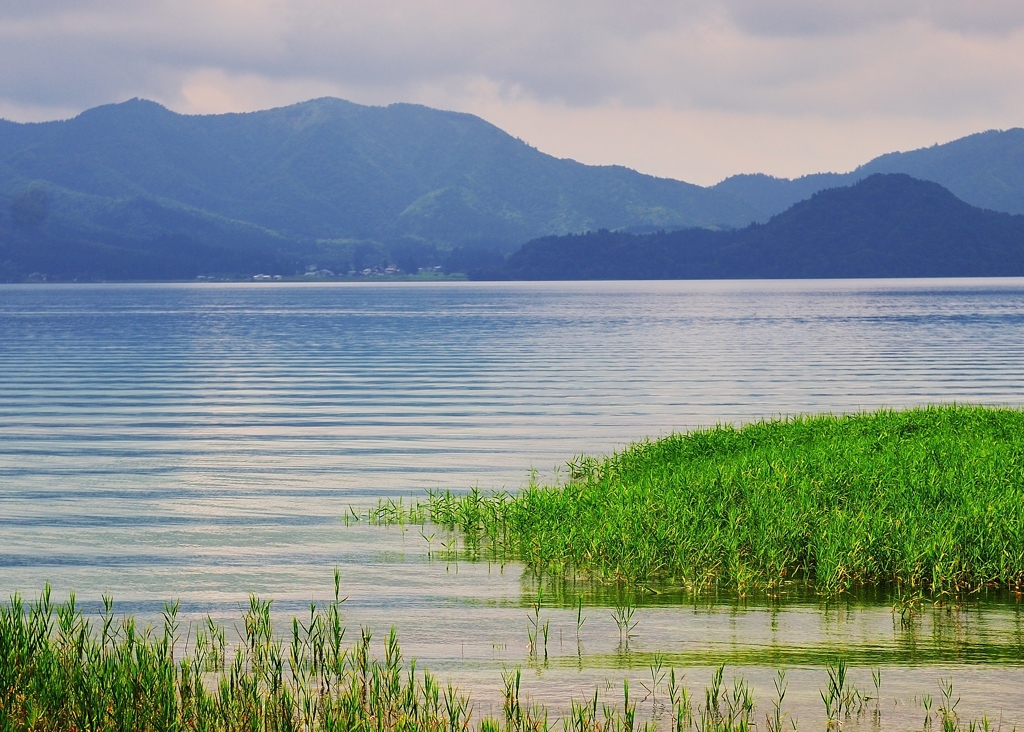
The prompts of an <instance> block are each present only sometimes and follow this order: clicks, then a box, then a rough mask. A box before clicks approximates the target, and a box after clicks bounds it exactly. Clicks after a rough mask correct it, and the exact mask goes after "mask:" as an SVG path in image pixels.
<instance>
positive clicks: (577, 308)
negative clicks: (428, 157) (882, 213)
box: [0, 280, 1024, 726]
mask: <svg viewBox="0 0 1024 732" xmlns="http://www.w3.org/2000/svg"><path fill="white" fill-rule="evenodd" d="M1022 328H1024V281H1022V280H1006V281H995V280H986V281H948V280H947V281H820V282H815V281H810V282H706V283H694V282H658V283H649V282H648V283H643V282H641V283H548V284H525V283H487V284H474V283H441V284H420V283H416V284H413V283H407V284H399V283H390V284H377V285H311V284H305V283H303V284H301V285H277V284H253V285H213V284H203V285H126V286H119V285H111V286H84V285H83V286H7V287H0V538H2V541H0V593H2V594H9V593H11V592H14V591H20V592H22V593H24V594H27V595H33V594H35V593H36V592H38V590H39V588H40V587H41V586H42V584H43V582H44V581H47V580H49V581H50V582H52V583H53V585H54V589H55V595H56V596H58V597H63V596H66V595H67V593H68V592H69V591H70V590H71V589H76V590H77V592H78V596H79V598H81V599H92V600H94V601H95V600H98V597H99V595H100V593H102V592H107V593H110V594H113V595H114V596H115V598H117V599H118V601H119V604H118V607H119V608H121V609H122V610H125V611H133V612H140V613H143V614H147V615H150V614H153V613H155V612H157V611H158V610H159V609H160V608H161V607H162V603H163V601H165V600H167V599H173V598H179V597H180V598H181V600H182V606H183V608H184V609H185V611H186V613H188V614H189V616H190V617H198V616H199V615H200V614H202V613H205V612H211V613H213V614H214V615H217V616H219V617H229V616H235V615H237V611H238V609H239V607H240V605H241V604H242V603H243V602H244V598H245V595H246V593H247V592H249V591H255V592H258V593H260V594H262V595H264V596H272V597H274V598H276V601H275V608H276V609H277V610H278V612H279V613H280V614H287V613H290V612H296V611H301V610H302V607H303V606H304V605H305V603H307V602H308V601H309V600H310V599H312V598H326V597H327V596H328V595H329V593H330V584H331V568H332V567H334V566H335V565H337V566H340V567H341V570H342V573H343V578H344V587H345V592H346V593H347V594H348V595H349V596H350V599H349V600H348V602H347V606H348V617H349V620H350V622H351V623H352V624H353V626H354V625H356V624H358V623H369V624H371V625H372V626H374V627H375V628H377V629H378V630H379V631H384V630H386V628H387V627H388V626H390V625H391V624H395V625H397V626H398V628H399V631H400V634H401V637H402V638H403V647H404V648H405V650H406V652H407V653H409V654H410V655H415V656H416V657H418V658H419V659H421V662H422V664H423V665H426V666H427V667H430V668H435V669H437V670H439V671H441V672H442V673H444V674H451V675H453V677H454V678H456V679H459V680H461V681H463V682H465V684H466V685H467V686H468V687H472V688H473V689H474V697H475V698H477V699H478V703H479V704H480V705H485V704H487V703H488V699H493V695H494V693H495V691H496V690H497V687H498V685H499V683H500V674H499V672H500V669H501V667H502V665H503V664H507V665H515V664H527V663H531V661H530V658H529V657H528V654H527V651H526V648H525V645H526V615H527V612H528V611H529V604H530V602H531V600H532V596H533V593H534V589H533V587H532V585H531V584H530V582H529V580H528V579H524V577H523V576H522V571H521V568H519V567H516V566H507V567H504V568H501V567H496V566H488V565H486V564H470V563H467V562H465V561H463V562H459V563H458V564H457V566H456V565H454V564H452V563H446V562H438V561H428V560H427V556H426V542H425V541H424V539H423V538H422V537H421V536H420V535H419V533H418V530H416V529H413V530H409V531H407V532H405V533H404V534H403V533H402V532H400V531H398V530H396V529H382V528H379V527H370V526H366V525H365V524H356V525H349V526H346V525H345V524H344V523H343V522H342V521H340V520H339V519H340V517H342V516H344V515H345V514H346V513H347V512H348V511H349V506H350V505H351V506H354V507H355V508H356V509H357V510H365V509H366V508H367V507H369V506H371V505H373V504H375V502H376V500H377V499H378V498H379V497H385V496H387V497H396V496H403V495H413V496H415V495H419V494H421V493H422V491H423V490H424V489H425V488H430V487H441V488H454V489H462V488H466V487H469V486H471V485H479V486H481V487H484V488H500V487H509V488H514V487H516V486H519V485H521V484H522V483H523V482H524V480H525V479H526V476H527V473H528V471H529V469H530V468H536V469H538V470H539V471H541V473H542V475H544V476H547V477H551V474H552V471H553V470H554V469H555V468H556V467H557V466H559V465H562V464H564V462H565V461H566V460H567V459H569V458H571V457H572V456H573V455H574V454H578V453H581V452H584V451H587V452H604V451H609V450H613V449H616V448H619V447H622V446H624V445H626V444H628V443H629V442H630V441H632V440H635V439H638V438H641V437H644V436H658V435H661V434H665V433H667V432H670V431H672V430H684V429H689V428H692V427H694V426H698V425H710V424H714V423H716V422H723V421H730V422H743V421H748V420H751V419H757V418H760V417H771V416H775V415H780V414H795V413H807V412H820V411H837V412H839V411H855V410H860V409H871V408H875V407H879V406H894V407H898V406H910V405H915V404H925V403H935V402H951V401H962V402H982V403H989V404H1011V405H1016V406H1019V405H1021V404H1022V402H1024V388H1022V387H1024V384H1022V377H1021V374H1022V373H1024V337H1022V336H1024V330H1022ZM440 540H441V539H440V538H436V539H435V543H434V545H433V546H434V548H437V546H438V544H437V542H439V541H440ZM546 612H550V613H551V619H552V629H553V631H552V632H553V633H554V632H555V630H556V629H557V631H558V633H559V635H558V639H559V640H558V648H557V651H556V649H555V648H554V646H553V644H552V646H551V648H550V654H549V659H548V668H546V669H545V668H543V666H544V664H543V662H542V660H541V659H538V660H537V663H536V664H535V665H537V666H540V668H539V670H537V671H534V670H531V671H530V673H529V674H528V675H527V680H526V681H525V682H524V684H525V685H526V686H527V688H528V689H530V690H531V692H532V693H534V694H536V695H538V696H539V697H541V698H544V699H547V700H549V701H552V702H554V701H556V700H557V701H559V702H561V701H564V699H565V697H566V693H567V691H568V690H569V689H578V690H580V691H582V690H584V689H588V688H593V686H594V684H595V683H598V682H603V681H604V680H613V681H614V682H615V683H616V684H620V683H621V678H622V676H623V675H624V674H626V673H629V674H632V675H633V676H634V677H635V678H636V679H637V683H639V680H640V679H641V678H642V677H643V675H644V674H646V673H647V671H646V669H647V666H648V665H649V664H650V662H651V660H652V656H651V654H652V653H653V652H654V651H661V652H664V653H665V654H666V659H667V660H666V662H671V663H673V664H676V665H678V666H680V667H686V668H687V669H688V670H687V679H688V682H692V683H691V686H692V687H694V688H695V690H696V691H698V692H700V689H701V688H702V686H701V685H702V684H703V683H704V682H705V681H706V679H707V677H708V676H709V675H710V671H711V667H713V666H714V665H717V664H719V663H728V664H730V669H731V668H732V667H733V666H738V667H742V668H743V669H744V671H743V673H744V674H745V675H747V676H749V678H751V680H752V681H754V682H756V684H757V686H758V689H759V691H762V692H764V693H762V694H760V696H761V697H762V698H763V697H766V696H767V692H766V691H765V690H766V689H768V690H770V688H771V682H770V674H771V673H772V669H774V668H775V667H776V666H779V665H786V666H789V667H791V668H793V669H794V670H793V671H792V672H791V676H790V678H791V684H792V686H791V692H790V694H791V698H792V699H794V700H795V701H794V703H796V702H799V704H798V705H797V709H798V711H799V712H800V716H801V719H803V718H807V719H809V720H810V719H813V716H812V715H813V714H815V713H818V707H820V706H821V702H820V700H819V699H818V698H817V688H818V687H819V686H822V685H823V683H824V682H823V681H822V677H823V672H822V670H821V665H822V663H824V660H825V658H826V657H827V656H829V655H831V654H833V653H835V652H838V651H839V650H842V651H843V653H844V654H845V655H846V656H847V657H848V658H849V659H850V662H851V663H852V664H855V665H857V673H861V674H862V675H863V674H868V675H867V676H866V682H865V683H861V684H860V685H861V686H862V687H865V688H867V687H871V681H870V674H869V673H868V671H867V667H868V666H869V665H882V666H884V667H885V669H886V670H885V671H884V672H883V676H884V678H885V679H886V681H885V682H884V684H883V692H891V693H890V695H891V696H893V697H900V695H901V694H902V695H903V696H904V697H906V700H905V701H906V703H905V704H903V703H902V702H901V703H900V704H895V705H893V709H892V710H889V711H888V712H887V715H888V716H886V720H888V722H892V723H894V724H895V723H896V722H897V721H899V723H900V724H901V725H910V724H911V722H912V721H913V722H914V724H913V726H920V725H919V724H918V722H919V721H920V720H919V719H918V717H919V716H921V715H920V714H918V712H921V714H923V710H922V709H915V707H914V702H913V695H914V694H922V693H930V694H932V695H933V696H936V697H937V695H938V689H937V686H936V680H937V678H938V676H939V675H949V674H950V673H952V674H953V676H954V679H955V681H956V682H957V683H958V687H959V688H958V692H959V693H961V694H962V695H963V697H964V702H963V703H962V707H961V709H971V708H976V709H985V710H987V711H988V712H989V713H992V714H997V713H998V710H997V709H995V708H994V707H992V706H991V705H992V704H998V705H1002V706H1001V707H1000V708H1003V707H1006V704H1009V705H1010V706H1009V707H1006V708H1008V709H1011V710H1012V709H1017V710H1020V709H1024V698H1021V697H1019V696H1013V694H1016V693H1017V692H1016V691H1014V689H1020V688H1022V686H1024V685H1022V684H1021V681H1024V674H1022V672H1021V668H1022V667H1024V664H1022V661H1024V654H1022V652H1021V631H1020V628H1021V620H1020V611H1019V606H1018V605H1017V604H1016V603H1015V602H1014V601H1013V600H1012V599H1010V600H1006V599H1003V600H999V601H988V602H985V603H981V604H978V605H975V606H971V607H970V609H969V610H968V611H967V612H966V613H964V612H954V613H947V612H946V611H945V610H941V611H938V612H937V613H929V614H926V616H925V617H921V618H919V619H918V620H917V621H916V624H915V628H916V630H915V631H914V632H913V633H910V632H909V631H908V630H907V629H904V628H902V627H901V626H899V623H895V624H894V622H893V616H892V613H891V612H890V609H889V607H888V606H886V605H884V604H878V603H871V602H866V601H865V602H860V603H854V604H852V605H849V606H846V607H844V608H843V609H841V610H840V609H837V608H834V607H829V608H825V607H823V606H821V605H819V604H817V603H814V602H812V603H810V604H807V603H794V604H787V605H784V606H783V607H782V608H780V609H777V610H772V609H770V608H766V607H763V606H762V607H757V606H748V607H745V608H744V607H739V608H737V606H736V605H735V603H734V602H732V601H727V600H723V601H722V602H721V603H719V604H716V605H714V606H712V607H707V606H698V607H696V608H695V607H694V606H692V605H678V604H677V605H665V604H662V605H659V606H658V607H651V608H643V609H641V610H640V611H638V618H639V619H640V625H639V626H638V630H637V634H638V635H637V638H635V639H633V641H631V643H630V649H629V653H626V652H625V650H624V649H622V650H620V649H619V648H618V640H619V639H618V632H617V630H616V628H615V624H614V622H613V621H612V619H611V616H610V612H609V610H608V609H607V608H604V609H601V608H598V607H594V606H591V607H590V608H589V609H588V610H587V611H586V612H587V614H588V618H589V619H588V621H587V623H586V624H585V626H584V631H583V633H582V641H583V642H582V647H581V650H580V649H577V644H576V639H575V614H574V612H572V611H570V610H568V609H565V610H555V609H552V610H550V611H546ZM570 615H571V616H572V617H570ZM578 650H580V652H579V653H578V652H577V651H578ZM581 663H582V667H583V669H582V671H581V670H580V665H581ZM730 672H731V671H729V670H727V676H728V675H729V674H730ZM536 673H539V676H537V675H533V674H536ZM861 681H864V680H863V679H861ZM636 688H638V687H636ZM872 688H873V687H872ZM883 696H884V693H883ZM900 698H902V697H900ZM800 700H803V701H800ZM888 703H890V704H891V703H892V701H891V699H890V700H888ZM986 703H987V704H989V706H986ZM901 704H902V706H901ZM971 705H974V706H973V707H972V706H971ZM894 715H896V716H894ZM901 715H905V716H901ZM865 719H866V720H867V718H865ZM900 720H902V721H900ZM869 721H870V720H867V721H865V724H867V723H868V722H869ZM1018 723H1020V722H1018Z"/></svg>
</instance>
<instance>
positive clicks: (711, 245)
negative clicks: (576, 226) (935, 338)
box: [476, 174, 1024, 279]
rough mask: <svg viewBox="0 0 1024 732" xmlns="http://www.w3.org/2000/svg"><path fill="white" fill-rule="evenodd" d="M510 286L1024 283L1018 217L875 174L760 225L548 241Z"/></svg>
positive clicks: (527, 258) (524, 257)
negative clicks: (967, 279)
mask: <svg viewBox="0 0 1024 732" xmlns="http://www.w3.org/2000/svg"><path fill="white" fill-rule="evenodd" d="M476 274H477V276H481V277H485V276H494V277H502V278H509V279H732V278H809V277H964V276H1022V275H1024V216H1021V215H1011V214H1007V213H1000V212H995V211H989V210H985V209H981V208H977V207H974V206H971V205H970V204H968V203H964V202H963V201H961V200H959V199H958V198H956V197H955V196H954V195H953V194H952V193H950V192H949V191H948V190H946V189H945V188H943V187H942V186H940V185H938V184H937V183H933V182H930V181H921V180H916V179H914V178H911V177H910V176H907V175H903V174H875V175H872V176H869V177H868V178H865V179H863V180H861V181H859V182H858V183H856V184H855V185H853V186H851V187H847V188H830V189H827V190H824V191H821V192H819V193H816V194H814V195H813V196H812V197H811V198H810V199H808V200H806V201H802V202H800V203H797V204H795V205H794V206H792V207H791V208H789V209H788V210H787V211H785V212H783V213H781V214H778V215H777V216H774V217H773V218H772V219H771V220H770V221H769V222H768V223H766V224H753V225H751V226H749V227H747V228H745V229H740V230H733V231H709V230H706V229H689V230H683V231H675V232H669V233H658V234H649V235H634V234H628V233H624V232H609V231H601V232H596V233H590V234H584V235H578V236H563V237H546V238H542V239H538V240H536V241H533V242H529V243H528V244H526V245H525V246H523V247H522V249H520V250H519V251H518V252H516V253H514V254H513V255H512V256H511V257H510V258H509V259H508V261H507V262H506V263H505V265H504V267H503V268H501V269H500V270H497V271H493V272H491V273H487V272H478V273H476Z"/></svg>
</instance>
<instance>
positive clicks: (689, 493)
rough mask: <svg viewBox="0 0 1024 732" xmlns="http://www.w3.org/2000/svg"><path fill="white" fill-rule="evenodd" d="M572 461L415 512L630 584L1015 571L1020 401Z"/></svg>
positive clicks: (1021, 507)
mask: <svg viewBox="0 0 1024 732" xmlns="http://www.w3.org/2000/svg"><path fill="white" fill-rule="evenodd" d="M570 468H571V476H570V478H569V480H568V481H567V482H566V483H565V484H563V485H556V486H553V487H542V486H539V485H537V484H535V483H531V484H530V485H529V486H528V487H527V488H525V489H523V490H521V491H519V492H516V493H498V494H494V495H485V494H482V493H480V492H478V491H473V492H471V493H469V494H453V493H437V494H432V495H431V497H430V502H429V514H428V516H429V518H430V519H431V520H432V521H434V522H436V523H438V524H441V525H443V526H447V527H449V528H457V529H460V530H461V531H462V532H464V535H465V537H466V539H467V541H468V542H469V543H471V544H473V543H476V544H477V545H483V544H486V545H487V546H488V547H489V548H490V549H491V550H495V551H500V552H502V553H505V554H506V555H507V556H513V557H516V558H519V559H523V560H525V561H527V562H529V563H531V564H533V565H535V566H537V567H541V568H544V569H548V570H550V569H555V570H558V569H570V568H571V569H573V570H576V571H579V570H582V571H587V572H592V573H595V574H598V575H602V576H605V577H610V578H618V579H621V580H626V581H629V582H637V583H643V582H648V581H652V580H663V581H664V580H667V581H670V582H679V583H682V584H684V585H686V586H689V587H692V588H694V589H702V588H709V587H718V588H723V589H730V590H738V591H740V592H744V591H754V590H756V591H764V590H767V591H772V590H774V589H778V588H780V587H781V586H783V585H785V584H787V583H789V582H795V583H803V584H806V585H809V586H811V587H813V588H815V589H817V590H820V591H823V592H829V593H831V592H837V591H844V590H848V589H851V588H854V587H857V586H865V585H877V586H885V587H890V588H892V589H893V590H896V591H899V592H914V593H916V592H925V593H930V594H933V595H937V594H942V593H946V592H958V593H959V592H964V591H970V590H973V589H977V588H980V587H984V586H1000V587H1003V588H1011V589H1019V588H1020V587H1021V584H1022V582H1024V412H1022V411H1020V410H1014V409H995V408H988V407H976V406H943V407H928V408H922V409H913V410H908V411H888V410H886V411H879V412H874V413H870V414H855V415H849V416H832V415H826V416H816V417H799V418H794V419H785V420H777V421H763V422H758V423H755V424H749V425H746V426H744V427H740V428H736V427H731V426H719V427H715V428H713V429H702V430H697V431H694V432H690V433H687V434H674V435H671V436H668V437H665V438H663V439H659V440H656V441H647V442H641V443H637V444H634V445H632V446H631V447H629V448H628V449H626V450H624V451H622V452H620V453H616V454H614V455H612V456H610V457H607V458H604V459H600V460H599V459H593V458H587V457H584V458H578V459H576V460H574V461H573V462H572V463H570ZM382 511H384V512H385V513H386V510H385V509H384V508H383V507H382Z"/></svg>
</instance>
